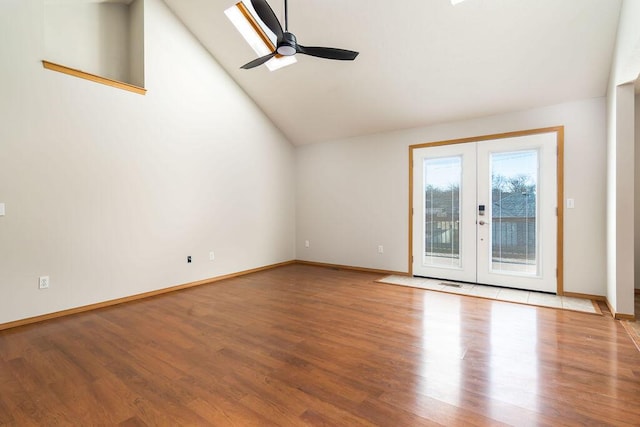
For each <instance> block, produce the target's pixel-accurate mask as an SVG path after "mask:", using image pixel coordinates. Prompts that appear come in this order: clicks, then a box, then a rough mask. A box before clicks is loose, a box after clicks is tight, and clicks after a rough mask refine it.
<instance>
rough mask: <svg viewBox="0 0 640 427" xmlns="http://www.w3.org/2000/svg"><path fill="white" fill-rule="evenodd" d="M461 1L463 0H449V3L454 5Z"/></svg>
mask: <svg viewBox="0 0 640 427" xmlns="http://www.w3.org/2000/svg"><path fill="white" fill-rule="evenodd" d="M463 1H464V0H451V4H452V5H453V6H455V5H457V4H459V3H462V2H463Z"/></svg>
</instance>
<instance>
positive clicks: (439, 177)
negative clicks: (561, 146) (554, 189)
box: [425, 150, 538, 190]
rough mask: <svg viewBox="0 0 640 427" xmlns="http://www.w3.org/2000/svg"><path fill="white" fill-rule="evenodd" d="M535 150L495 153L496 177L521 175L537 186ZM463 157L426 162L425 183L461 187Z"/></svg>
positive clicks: (441, 187) (443, 186)
mask: <svg viewBox="0 0 640 427" xmlns="http://www.w3.org/2000/svg"><path fill="white" fill-rule="evenodd" d="M535 154H536V151H535V150H526V151H509V152H505V153H494V154H493V155H492V163H493V164H492V166H493V168H492V169H493V174H494V175H502V176H503V177H505V178H512V177H517V176H521V175H526V176H528V177H529V179H530V182H529V184H531V185H535V184H537V178H538V173H537V169H538V162H537V156H536V155H535ZM461 163H462V162H461V156H453V157H441V158H431V159H426V160H425V166H426V168H425V169H426V180H425V183H426V184H428V185H431V186H433V187H435V188H437V189H442V190H446V189H450V188H451V186H459V185H460V174H461V170H460V164H461Z"/></svg>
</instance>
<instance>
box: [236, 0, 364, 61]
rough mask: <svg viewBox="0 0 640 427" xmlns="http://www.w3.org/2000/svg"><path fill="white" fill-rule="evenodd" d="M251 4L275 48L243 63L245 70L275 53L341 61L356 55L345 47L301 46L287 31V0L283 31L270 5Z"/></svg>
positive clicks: (257, 1)
mask: <svg viewBox="0 0 640 427" xmlns="http://www.w3.org/2000/svg"><path fill="white" fill-rule="evenodd" d="M251 5H252V6H253V8H254V10H255V11H256V13H257V14H258V17H259V18H260V19H261V20H262V22H264V24H265V25H266V26H267V27H268V28H269V29H270V30H271V31H272V32H273V34H275V35H276V38H277V40H276V48H275V50H274V51H273V52H271V53H269V54H267V55H265V56H261V57H260V58H257V59H254V60H253V61H251V62H248V63H246V64H244V65H243V66H242V67H240V68H243V69H245V70H248V69H250V68H254V67H257V66H259V65H262V64H264V63H265V62H267V61H268V60H270V59H271V58H273V57H274V56H276V55H283V56H292V55H295V54H296V53H302V54H303V55H310V56H317V57H318V58H326V59H338V60H341V61H353V60H354V59H356V56H358V52H354V51H352V50H346V49H337V48H334V47H309V46H302V45H300V44H298V42H297V41H296V36H294V35H293V34H292V33H290V32H289V17H288V8H287V0H284V31H283V30H282V26H281V25H280V22H279V21H278V18H276V14H275V13H273V10H272V9H271V6H269V4H268V3H267V2H266V0H251Z"/></svg>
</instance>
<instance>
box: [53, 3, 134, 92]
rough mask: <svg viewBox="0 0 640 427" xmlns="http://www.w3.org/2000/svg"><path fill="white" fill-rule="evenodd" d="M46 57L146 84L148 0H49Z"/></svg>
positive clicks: (114, 77) (93, 71) (70, 65)
mask: <svg viewBox="0 0 640 427" xmlns="http://www.w3.org/2000/svg"><path fill="white" fill-rule="evenodd" d="M44 5H45V10H44V21H45V22H44V52H45V59H46V60H47V61H50V62H54V63H57V64H60V65H63V66H65V67H69V68H73V69H76V70H81V71H83V72H86V73H91V74H94V75H96V76H99V77H104V78H107V79H111V80H116V81H119V82H124V83H127V84H130V85H134V86H138V87H140V88H143V87H144V0H45V2H44Z"/></svg>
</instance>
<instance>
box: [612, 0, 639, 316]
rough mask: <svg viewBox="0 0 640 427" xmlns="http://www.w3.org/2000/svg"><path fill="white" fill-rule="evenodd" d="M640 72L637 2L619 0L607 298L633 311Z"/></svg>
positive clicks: (621, 308) (616, 309)
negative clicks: (637, 85)
mask: <svg viewBox="0 0 640 427" xmlns="http://www.w3.org/2000/svg"><path fill="white" fill-rule="evenodd" d="M639 73H640V2H638V1H636V0H624V1H623V3H622V8H621V10H620V20H619V24H618V34H617V37H616V45H615V48H614V51H613V55H612V65H611V73H610V77H609V87H608V91H607V128H608V129H607V158H608V160H607V299H608V301H609V303H610V306H611V308H612V309H613V311H614V312H615V314H623V315H633V313H634V298H633V297H634V295H633V289H634V284H633V283H634V279H635V273H634V263H635V255H634V222H635V215H634V202H633V201H631V199H632V195H634V194H635V190H634V174H635V172H634V168H635V165H634V161H633V160H632V159H635V154H634V144H635V138H634V130H635V129H634V128H635V125H634V121H635V118H634V109H635V106H634V104H635V101H634V82H635V80H636V78H637V76H638V74H639Z"/></svg>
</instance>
